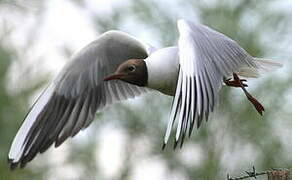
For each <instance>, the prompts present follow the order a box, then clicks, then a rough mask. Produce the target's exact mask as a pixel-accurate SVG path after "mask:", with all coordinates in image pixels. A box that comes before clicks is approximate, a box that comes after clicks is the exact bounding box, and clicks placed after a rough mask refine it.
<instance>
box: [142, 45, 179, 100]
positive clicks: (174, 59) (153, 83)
mask: <svg viewBox="0 0 292 180" xmlns="http://www.w3.org/2000/svg"><path fill="white" fill-rule="evenodd" d="M145 62H146V66H147V70H148V84H147V87H149V88H152V89H156V90H158V91H160V92H162V93H164V94H167V95H174V92H175V88H176V81H177V76H178V70H179V56H178V47H167V48H163V49H159V50H157V51H155V52H154V53H153V54H151V55H150V56H149V57H148V58H146V59H145Z"/></svg>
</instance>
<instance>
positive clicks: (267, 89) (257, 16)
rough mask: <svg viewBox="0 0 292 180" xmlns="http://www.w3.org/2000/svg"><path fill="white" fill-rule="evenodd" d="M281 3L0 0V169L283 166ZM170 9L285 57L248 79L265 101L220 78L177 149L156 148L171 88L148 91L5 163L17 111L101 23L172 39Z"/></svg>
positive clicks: (285, 110) (214, 173) (146, 171)
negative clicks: (204, 114)
mask: <svg viewBox="0 0 292 180" xmlns="http://www.w3.org/2000/svg"><path fill="white" fill-rule="evenodd" d="M291 10H292V2H291V1H284V0H275V1H272V0H256V1H255V0H237V1H232V0H196V1H194V0H173V1H167V0H156V1H155V0H124V1H123V0H110V1H107V0H78V1H68V0H52V1H37V0H27V1H25V2H24V1H5V0H0V82H1V83H0V86H1V89H0V179H1V180H2V179H3V180H6V179H9V180H10V179H15V180H16V179H17V180H18V179H19V180H26V179H46V180H47V179H48V180H55V179H64V180H71V179H102V180H110V179H113V180H128V179H129V180H133V179H135V180H136V179H138V180H140V179H141V180H143V179H169V180H175V179H177V180H188V179H197V180H207V179H208V180H215V179H216V180H217V179H219V180H220V179H226V174H227V173H229V174H231V176H239V175H242V172H244V171H245V170H249V169H251V167H252V166H253V165H254V166H255V167H256V169H257V170H267V169H270V168H291V167H292V153H291V152H292V143H291V142H290V141H291V140H292V136H291V135H292V120H291V116H292V110H291V105H292V103H291V102H292V96H291V95H290V92H291V88H290V84H291V82H292V79H291V78H292V76H291V75H290V74H291V70H290V67H292V64H291V62H290V61H291V50H292V45H291V43H290V42H291V40H292V35H291V32H292V26H291V25H292V21H291V18H292V11H291ZM179 18H185V19H188V20H192V21H194V22H200V23H203V24H206V25H209V26H211V27H212V28H214V29H216V30H218V31H220V32H223V33H224V34H226V35H228V36H229V37H231V38H232V39H234V40H236V41H237V42H238V43H239V44H240V45H241V46H243V47H244V48H245V49H246V50H247V51H248V52H249V53H250V54H251V55H253V56H258V57H266V58H270V59H275V60H279V61H280V62H282V63H284V64H285V66H284V67H283V68H282V69H279V70H278V71H276V72H273V73H270V74H267V75H265V76H263V77H262V78H260V79H252V80H250V81H249V82H248V84H249V88H248V89H249V90H250V91H251V93H252V94H253V95H254V96H255V97H257V98H258V100H259V101H261V102H262V104H263V105H264V106H265V108H266V112H265V114H264V116H263V117H261V116H260V115H259V114H257V112H256V111H255V110H254V108H253V107H252V106H251V104H250V103H249V102H248V101H247V100H246V99H245V96H244V94H243V93H242V92H241V90H240V89H234V88H229V87H223V88H222V90H221V92H220V93H221V95H220V102H219V104H218V106H217V109H216V112H215V113H213V115H212V116H211V117H210V120H209V122H208V123H203V125H202V126H201V128H200V129H199V130H195V131H194V133H193V135H192V136H191V138H189V139H186V142H185V144H184V147H183V148H182V149H177V150H176V151H173V150H172V144H169V145H168V146H167V148H166V150H164V151H162V150H161V145H162V140H163V136H164V132H165V129H166V124H167V121H168V115H169V110H170V104H171V100H172V98H171V97H168V96H164V95H161V94H159V93H155V92H153V93H150V94H147V95H145V96H143V97H140V98H136V99H134V100H130V101H127V102H123V103H118V104H116V105H113V106H111V107H110V108H107V109H106V110H105V111H104V112H103V113H98V114H97V116H96V120H95V121H94V123H93V124H92V125H91V126H90V127H89V128H88V129H86V130H85V131H82V132H81V133H79V134H78V135H77V136H76V137H74V138H73V139H70V140H68V141H67V142H66V143H65V144H63V145H62V146H61V147H60V148H58V149H55V148H50V150H49V151H47V152H46V153H44V154H42V155H39V156H38V157H37V158H35V159H34V160H33V161H32V162H31V163H29V165H28V166H27V167H26V168H24V169H21V170H20V169H17V170H16V171H13V172H12V171H9V168H8V165H7V163H6V160H7V154H8V151H9V148H10V143H11V142H12V139H13V137H14V135H15V134H16V132H17V130H18V128H19V126H20V125H21V122H22V120H23V117H24V116H25V114H26V112H27V111H28V109H29V106H30V105H31V104H32V103H33V101H34V99H35V98H36V97H37V96H38V95H39V93H40V92H41V90H42V89H43V88H44V87H45V85H46V84H47V83H49V82H50V81H51V80H52V79H53V78H54V76H56V74H57V72H58V71H59V70H60V69H61V68H62V66H63V65H64V64H65V63H66V62H67V61H68V60H69V57H70V55H72V53H73V52H76V51H77V50H78V49H80V48H82V47H83V46H85V45H86V44H87V43H89V42H90V41H92V40H94V39H95V38H96V37H97V36H98V35H99V34H100V33H102V32H105V31H107V30H110V29H120V30H123V31H125V32H128V33H130V34H132V35H134V36H136V37H138V38H140V39H142V40H144V41H146V42H148V43H150V44H153V45H154V46H156V47H163V46H169V45H175V44H177V39H178V32H177V28H176V20H177V19H179ZM171 143H172V142H171ZM259 179H261V178H259ZM262 179H266V178H265V177H262Z"/></svg>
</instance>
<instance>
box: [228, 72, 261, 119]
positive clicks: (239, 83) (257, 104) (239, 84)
mask: <svg viewBox="0 0 292 180" xmlns="http://www.w3.org/2000/svg"><path fill="white" fill-rule="evenodd" d="M233 79H234V80H233V81H230V79H229V82H232V85H233V84H235V85H236V86H234V87H240V88H241V89H242V90H243V92H244V94H245V95H246V97H247V99H248V100H249V101H250V102H251V103H252V104H253V106H254V107H255V108H256V110H257V111H258V113H259V114H260V115H263V111H265V108H264V107H263V105H262V104H261V103H260V102H258V100H257V99H256V98H254V97H253V96H252V95H251V94H250V93H249V92H248V91H247V90H246V89H245V87H247V85H246V84H243V82H244V81H246V80H245V79H240V78H239V77H238V75H237V74H236V73H233ZM227 81H228V80H227ZM225 83H226V82H225ZM226 85H228V84H226Z"/></svg>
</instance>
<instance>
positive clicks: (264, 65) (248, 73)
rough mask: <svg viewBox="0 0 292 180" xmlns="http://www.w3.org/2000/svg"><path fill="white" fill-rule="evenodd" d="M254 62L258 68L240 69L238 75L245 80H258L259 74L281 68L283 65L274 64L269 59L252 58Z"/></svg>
mask: <svg viewBox="0 0 292 180" xmlns="http://www.w3.org/2000/svg"><path fill="white" fill-rule="evenodd" d="M254 61H255V63H256V65H257V67H258V68H250V67H244V68H240V70H239V72H238V75H240V76H243V77H246V78H258V77H259V76H260V75H261V74H264V73H267V72H271V71H274V70H276V69H278V68H280V67H282V66H283V64H281V63H279V62H275V61H272V60H269V59H262V58H254Z"/></svg>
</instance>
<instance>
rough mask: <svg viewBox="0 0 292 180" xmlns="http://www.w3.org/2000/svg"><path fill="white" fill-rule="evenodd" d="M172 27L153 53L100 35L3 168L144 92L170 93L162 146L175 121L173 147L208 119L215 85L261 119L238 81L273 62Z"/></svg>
mask: <svg viewBox="0 0 292 180" xmlns="http://www.w3.org/2000/svg"><path fill="white" fill-rule="evenodd" d="M177 27H178V30H179V40H178V45H177V46H173V47H166V48H161V49H156V48H154V47H153V46H151V45H149V44H146V43H144V42H142V41H140V40H138V39H136V38H134V37H132V36H130V35H128V34H126V33H124V32H120V31H108V32H105V33H104V34H102V35H100V37H99V38H98V39H97V40H95V41H93V42H91V43H90V44H88V45H87V46H86V47H84V48H83V49H82V50H80V51H79V52H78V53H77V54H75V55H74V56H73V57H72V59H71V61H70V62H69V63H68V64H67V65H66V66H65V67H64V68H63V69H62V71H61V72H60V73H59V75H58V76H57V77H56V79H55V80H54V81H53V82H51V83H50V84H49V85H48V87H47V88H46V89H45V90H44V92H43V93H42V94H41V95H40V97H39V98H38V99H37V100H36V102H35V103H34V105H33V106H32V108H31V109H30V111H29V113H28V114H27V116H26V117H25V119H24V121H23V123H22V125H21V127H20V129H19V130H18V132H17V134H16V136H15V138H14V140H13V142H12V145H11V148H10V151H9V154H8V162H9V163H10V167H11V169H14V168H16V167H17V166H18V165H19V164H20V167H24V166H25V165H26V164H27V163H28V162H29V161H31V160H32V159H33V158H34V157H35V156H36V155H37V154H38V153H43V152H45V151H46V150H47V149H48V148H49V147H50V146H51V145H52V144H54V145H55V147H58V146H60V145H61V144H62V143H63V142H64V141H65V140H66V139H67V138H68V137H73V136H75V135H76V134H77V133H78V132H79V131H80V130H82V129H85V128H86V127H88V126H89V125H90V123H91V122H92V121H93V119H94V116H95V113H96V112H97V111H101V110H102V109H103V108H104V107H105V106H107V105H110V104H113V103H115V102H118V101H121V100H126V99H128V98H134V97H136V96H139V95H141V94H143V93H146V92H148V91H149V90H150V89H153V90H158V91H160V92H161V93H163V94H166V95H170V96H174V98H173V103H172V107H171V113H170V119H169V123H168V126H167V129H166V134H165V137H164V142H163V147H165V145H166V144H167V142H168V139H169V137H170V135H171V130H172V127H173V125H174V122H175V121H176V120H177V128H176V134H175V143H174V144H175V146H176V145H177V144H178V143H179V142H180V143H181V145H182V144H183V142H184V137H185V136H186V134H187V131H188V134H189V135H190V134H191V132H192V129H193V127H194V125H195V124H196V126H197V127H199V126H200V124H201V122H202V121H203V120H204V119H205V120H207V119H208V115H209V113H210V112H212V111H213V110H214V107H215V105H216V102H217V100H218V96H219V90H220V89H221V87H222V85H223V84H225V85H227V86H231V87H240V88H242V90H243V91H244V93H245V95H246V96H247V98H248V100H249V101H250V102H251V103H252V104H253V105H254V107H255V108H256V110H257V111H258V112H259V113H260V114H262V112H263V111H264V107H263V106H262V105H261V104H260V103H259V102H258V101H257V100H256V99H255V98H254V97H252V96H251V94H249V93H248V92H247V90H246V88H245V87H246V86H247V84H246V80H245V79H240V78H241V77H245V78H250V77H259V75H260V74H261V73H262V72H266V71H270V70H273V69H276V68H277V67H281V64H280V63H277V62H274V61H270V60H265V59H260V58H255V57H252V56H251V55H249V54H248V53H247V52H246V51H245V50H244V49H243V48H241V47H240V46H239V45H238V44H237V43H236V42H235V41H233V40H232V39H230V38H228V37H227V36H225V35H223V34H221V33H219V32H217V31H215V30H213V29H211V28H209V27H207V26H204V25H201V24H194V23H192V22H190V21H187V20H183V19H181V20H178V22H177Z"/></svg>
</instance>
